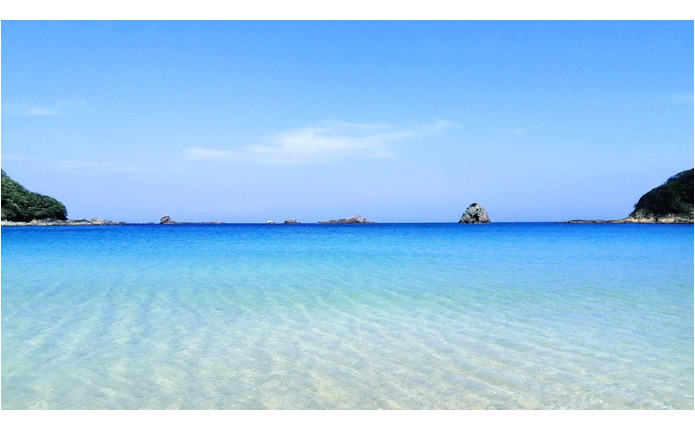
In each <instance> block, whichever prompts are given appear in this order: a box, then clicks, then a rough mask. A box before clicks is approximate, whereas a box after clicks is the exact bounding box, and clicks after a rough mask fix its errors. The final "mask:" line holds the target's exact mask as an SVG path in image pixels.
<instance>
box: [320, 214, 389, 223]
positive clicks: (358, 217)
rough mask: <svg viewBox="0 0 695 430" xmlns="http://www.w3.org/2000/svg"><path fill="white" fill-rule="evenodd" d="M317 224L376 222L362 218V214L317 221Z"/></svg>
mask: <svg viewBox="0 0 695 430" xmlns="http://www.w3.org/2000/svg"><path fill="white" fill-rule="evenodd" d="M319 224H376V223H375V222H374V221H369V220H368V219H366V218H363V217H362V215H355V216H353V217H350V218H340V219H332V220H329V221H319Z"/></svg>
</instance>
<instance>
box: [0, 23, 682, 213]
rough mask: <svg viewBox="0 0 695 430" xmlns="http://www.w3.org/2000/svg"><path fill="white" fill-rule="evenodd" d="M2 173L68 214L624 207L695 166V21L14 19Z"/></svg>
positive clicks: (6, 29)
mask: <svg viewBox="0 0 695 430" xmlns="http://www.w3.org/2000/svg"><path fill="white" fill-rule="evenodd" d="M1 36H2V39H1V41H2V51H1V53H2V75H1V79H2V151H1V155H2V168H3V169H4V170H5V171H6V172H7V173H8V174H9V175H10V176H12V177H13V178H14V179H15V180H17V181H18V182H20V183H22V184H23V185H24V186H25V187H27V188H28V189H30V190H32V191H36V192H40V193H42V194H48V195H51V196H53V197H56V198H58V199H59V200H60V201H62V202H63V203H64V204H65V205H66V206H67V208H68V216H69V217H70V218H91V217H94V216H98V217H102V218H107V219H111V220H123V221H127V222H151V221H155V222H156V221H158V220H159V217H160V216H162V215H170V216H171V217H172V219H174V220H179V221H209V220H220V221H226V222H265V221H266V220H271V219H272V220H275V221H283V220H285V219H289V218H294V219H297V220H298V221H301V222H316V221H317V220H325V219H332V218H342V217H348V216H352V215H356V214H361V215H363V216H364V217H366V218H369V219H371V220H374V221H377V222H419V221H422V222H455V221H457V220H458V218H459V217H460V216H461V213H462V212H463V211H464V210H465V209H466V207H467V206H468V205H469V204H470V203H473V202H477V203H480V204H482V205H483V206H485V208H486V209H487V211H488V213H489V214H490V217H491V219H492V221H493V222H495V221H559V220H566V219H577V218H604V219H613V218H621V217H624V216H626V215H628V214H629V213H630V211H631V210H632V207H633V205H634V203H635V202H636V201H637V200H638V199H639V197H640V196H641V195H642V194H644V193H645V192H647V191H649V190H650V189H651V188H653V187H655V186H657V185H660V184H661V183H662V182H664V181H665V180H666V179H667V178H668V177H669V176H671V175H673V174H675V173H678V172H680V171H682V170H685V169H690V168H692V167H693V156H694V154H693V134H694V128H693V117H694V112H693V77H694V73H693V63H694V61H693V51H694V49H693V22H692V21H655V22H649V21H563V22H556V21H555V22H554V21H498V22H495V21H424V22H423V21H347V22H343V21H303V22H296V21H271V22H263V21H222V22H210V21H197V22H192V21H175V22H152V21H114V22H109V21H106V22H104V21H99V22H95V21H80V22H75V21H73V22H71V21H3V22H2V35H1Z"/></svg>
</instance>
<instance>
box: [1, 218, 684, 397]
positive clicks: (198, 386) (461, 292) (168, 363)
mask: <svg viewBox="0 0 695 430" xmlns="http://www.w3.org/2000/svg"><path fill="white" fill-rule="evenodd" d="M2 407H3V408H5V409H35V408H36V409H379V408H381V409H692V408H693V227H692V226H678V225H658V226H654V225H652V226H648V225H610V226H609V225H555V224H491V225H485V226H462V225H456V224H400V225H399V224H395V225H388V224H386V225H380V224H377V225H362V226H319V225H299V226H281V225H280V226H265V225H262V226H261V225H221V226H195V225H193V226H147V225H143V226H113V227H98V228H93V227H42V228H3V230H2Z"/></svg>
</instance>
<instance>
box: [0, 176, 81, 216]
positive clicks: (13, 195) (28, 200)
mask: <svg viewBox="0 0 695 430" xmlns="http://www.w3.org/2000/svg"><path fill="white" fill-rule="evenodd" d="M2 219H3V220H4V221H5V220H6V221H22V222H29V221H31V220H34V219H37V220H43V219H58V220H66V219H68V211H67V210H66V209H65V205H63V204H62V203H61V202H59V201H58V200H56V199H54V198H53V197H49V196H45V195H43V194H38V193H33V192H31V191H29V190H27V189H26V188H24V187H23V186H21V185H20V184H19V183H17V182H16V181H14V180H13V179H12V178H10V177H9V175H8V174H7V173H5V171H4V170H2Z"/></svg>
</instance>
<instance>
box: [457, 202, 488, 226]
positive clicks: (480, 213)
mask: <svg viewBox="0 0 695 430" xmlns="http://www.w3.org/2000/svg"><path fill="white" fill-rule="evenodd" d="M489 222H490V217H489V216H488V214H487V211H485V208H484V207H482V206H480V205H479V204H478V203H473V204H471V205H470V206H468V209H466V212H464V213H463V215H461V219H460V220H459V224H487V223H489Z"/></svg>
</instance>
